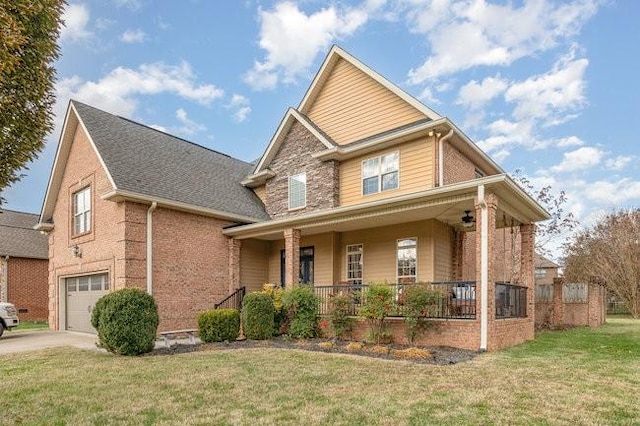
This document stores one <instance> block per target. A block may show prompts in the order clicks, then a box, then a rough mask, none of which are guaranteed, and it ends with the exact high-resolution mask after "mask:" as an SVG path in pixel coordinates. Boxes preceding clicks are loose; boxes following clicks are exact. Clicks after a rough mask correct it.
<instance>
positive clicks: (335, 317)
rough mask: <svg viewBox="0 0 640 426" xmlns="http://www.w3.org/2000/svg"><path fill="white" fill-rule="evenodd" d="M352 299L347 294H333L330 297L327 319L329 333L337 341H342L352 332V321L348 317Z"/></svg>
mask: <svg viewBox="0 0 640 426" xmlns="http://www.w3.org/2000/svg"><path fill="white" fill-rule="evenodd" d="M351 305H352V297H351V295H349V294H342V293H340V294H335V295H333V296H331V299H330V306H331V310H330V311H329V319H330V320H331V331H333V335H334V336H335V337H336V338H338V339H344V338H345V337H346V336H347V335H348V334H350V333H351V331H352V330H353V323H354V319H353V318H351V317H350V316H349V312H350V310H351Z"/></svg>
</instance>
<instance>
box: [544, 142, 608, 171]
mask: <svg viewBox="0 0 640 426" xmlns="http://www.w3.org/2000/svg"><path fill="white" fill-rule="evenodd" d="M604 155H605V153H604V152H603V151H602V150H600V149H598V148H595V147H592V146H583V147H581V148H578V149H576V150H575V151H571V152H565V153H564V154H563V156H562V162H560V164H558V165H557V166H553V167H552V168H551V170H552V171H554V172H557V173H558V172H559V173H563V172H573V171H577V170H584V169H588V168H591V167H594V166H597V165H598V164H600V162H601V161H602V159H603V157H604Z"/></svg>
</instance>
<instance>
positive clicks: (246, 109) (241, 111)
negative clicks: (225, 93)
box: [226, 93, 251, 123]
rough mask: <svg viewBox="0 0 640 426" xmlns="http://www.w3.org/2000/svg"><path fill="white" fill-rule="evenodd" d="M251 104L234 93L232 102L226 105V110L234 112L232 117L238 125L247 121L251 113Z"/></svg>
mask: <svg viewBox="0 0 640 426" xmlns="http://www.w3.org/2000/svg"><path fill="white" fill-rule="evenodd" d="M249 104H250V101H249V99H247V98H246V97H244V96H242V95H238V94H236V93H234V94H233V96H231V100H230V101H229V103H228V104H227V105H226V108H227V109H230V110H232V111H233V115H232V116H233V119H234V121H235V122H236V123H242V122H243V121H245V120H246V119H247V117H248V116H249V113H250V112H251V107H250V106H249Z"/></svg>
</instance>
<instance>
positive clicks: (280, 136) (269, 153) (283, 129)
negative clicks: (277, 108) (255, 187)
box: [243, 108, 335, 184]
mask: <svg viewBox="0 0 640 426" xmlns="http://www.w3.org/2000/svg"><path fill="white" fill-rule="evenodd" d="M294 119H295V120H297V121H298V122H299V123H300V124H302V125H303V126H304V127H305V128H306V129H307V130H308V131H309V132H310V133H311V134H312V135H313V136H314V137H315V138H316V139H318V140H319V141H320V142H322V144H323V145H324V146H325V147H327V149H333V148H335V144H333V143H332V142H331V141H330V140H329V139H327V138H326V137H325V136H324V135H323V134H322V133H320V132H319V131H318V130H317V129H316V128H315V126H313V125H312V124H311V123H310V121H309V120H308V119H307V118H306V117H303V116H302V115H301V114H300V113H299V112H298V111H296V110H295V109H293V108H289V109H287V112H286V113H285V115H284V117H283V118H282V121H280V125H279V126H278V129H277V130H276V132H275V133H274V135H273V137H272V138H271V141H269V145H268V146H267V149H266V150H265V151H264V154H262V157H261V158H260V161H259V162H258V164H257V165H256V168H255V169H254V171H253V175H251V176H249V177H247V179H245V180H244V181H243V184H244V183H245V182H247V181H252V180H253V177H254V176H256V175H258V174H259V173H260V172H262V171H263V170H264V169H265V168H266V167H267V166H268V165H269V163H270V162H271V160H273V157H274V156H275V155H276V153H277V151H278V148H279V147H280V145H281V144H282V141H283V140H284V137H285V136H286V135H287V133H288V132H289V129H290V128H291V126H292V125H293V120H294Z"/></svg>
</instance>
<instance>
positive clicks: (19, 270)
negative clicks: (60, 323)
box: [0, 209, 49, 321]
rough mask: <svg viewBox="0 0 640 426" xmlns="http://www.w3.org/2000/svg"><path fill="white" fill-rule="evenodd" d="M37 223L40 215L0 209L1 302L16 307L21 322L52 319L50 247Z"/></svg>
mask: <svg viewBox="0 0 640 426" xmlns="http://www.w3.org/2000/svg"><path fill="white" fill-rule="evenodd" d="M37 223H38V215H37V214H31V213H23V212H17V211H12V210H1V209H0V302H10V303H13V304H14V305H15V306H16V309H18V315H19V317H20V319H21V320H22V321H25V320H40V321H42V320H47V318H48V317H49V312H48V303H49V297H48V291H49V286H48V280H47V276H48V274H49V266H48V265H49V262H48V260H47V257H48V243H47V237H46V235H42V234H41V233H40V232H38V231H36V230H34V229H33V227H34V226H35V225H36V224H37Z"/></svg>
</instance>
